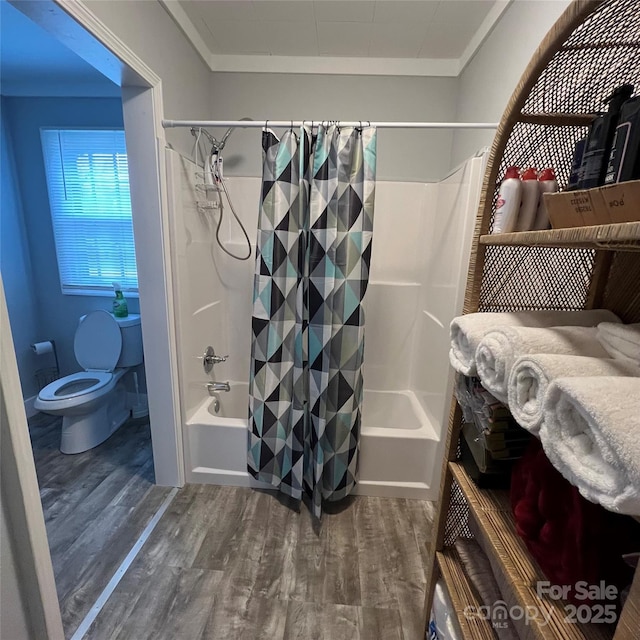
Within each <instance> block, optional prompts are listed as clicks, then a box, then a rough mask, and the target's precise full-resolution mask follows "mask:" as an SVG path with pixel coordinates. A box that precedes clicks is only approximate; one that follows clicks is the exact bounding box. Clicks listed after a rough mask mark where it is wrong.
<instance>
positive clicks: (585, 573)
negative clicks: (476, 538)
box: [511, 440, 640, 604]
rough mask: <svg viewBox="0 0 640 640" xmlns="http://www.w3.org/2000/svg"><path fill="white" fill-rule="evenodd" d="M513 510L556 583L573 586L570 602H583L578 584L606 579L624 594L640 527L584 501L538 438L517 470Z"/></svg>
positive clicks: (533, 551)
mask: <svg viewBox="0 0 640 640" xmlns="http://www.w3.org/2000/svg"><path fill="white" fill-rule="evenodd" d="M511 507H512V510H513V515H514V518H515V524H516V531H517V532H518V535H519V536H520V537H521V538H522V539H523V540H524V542H525V544H526V546H527V548H528V549H529V551H530V553H531V555H532V556H533V557H534V558H535V560H536V561H537V562H538V564H539V565H540V568H541V569H542V571H543V572H544V574H545V575H546V576H547V578H548V579H549V581H550V582H551V583H552V584H554V585H560V586H563V585H568V586H569V587H570V590H569V598H568V600H569V601H571V602H574V603H575V604H585V601H584V600H577V599H575V598H573V597H572V595H575V585H576V583H577V582H580V581H585V582H586V583H587V584H588V585H597V584H599V583H600V581H601V580H604V581H605V583H606V584H607V585H615V586H616V587H617V588H618V592H620V591H621V590H622V589H623V588H624V587H625V586H627V585H628V584H629V582H630V580H631V578H632V576H633V571H632V570H631V569H630V568H629V567H628V566H627V565H625V563H624V562H623V560H622V557H621V556H622V554H623V553H630V552H633V551H638V550H639V549H640V525H638V523H636V522H634V521H633V520H632V519H631V518H629V517H626V516H622V515H620V514H616V513H612V512H609V511H606V510H605V509H603V508H602V507H601V506H599V505H596V504H593V503H591V502H589V501H588V500H586V499H585V498H583V497H582V496H581V495H580V493H579V492H578V490H577V489H576V488H575V487H574V486H572V485H571V484H569V482H568V481H567V480H565V479H564V478H563V477H562V475H561V474H560V473H559V472H558V471H556V469H555V468H554V467H553V466H552V464H551V463H550V462H549V460H548V458H547V456H546V455H545V453H544V451H543V449H542V446H541V444H540V442H539V441H538V440H532V442H531V444H530V445H529V448H528V449H527V451H526V453H525V455H524V456H523V457H522V459H521V460H519V461H518V463H517V464H516V465H515V466H514V468H513V473H512V476H511Z"/></svg>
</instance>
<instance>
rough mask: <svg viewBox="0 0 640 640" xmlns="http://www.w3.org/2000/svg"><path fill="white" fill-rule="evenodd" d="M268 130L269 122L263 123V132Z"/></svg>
mask: <svg viewBox="0 0 640 640" xmlns="http://www.w3.org/2000/svg"><path fill="white" fill-rule="evenodd" d="M268 128H269V121H268V120H265V121H264V130H265V131H266V130H267V129H268Z"/></svg>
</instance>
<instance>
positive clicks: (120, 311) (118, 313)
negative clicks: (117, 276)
mask: <svg viewBox="0 0 640 640" xmlns="http://www.w3.org/2000/svg"><path fill="white" fill-rule="evenodd" d="M113 290H114V291H115V292H116V297H115V298H114V299H113V315H114V316H115V317H116V318H126V317H127V316H128V315H129V309H128V307H127V301H126V300H125V298H124V296H123V295H122V287H121V286H120V283H119V282H114V283H113Z"/></svg>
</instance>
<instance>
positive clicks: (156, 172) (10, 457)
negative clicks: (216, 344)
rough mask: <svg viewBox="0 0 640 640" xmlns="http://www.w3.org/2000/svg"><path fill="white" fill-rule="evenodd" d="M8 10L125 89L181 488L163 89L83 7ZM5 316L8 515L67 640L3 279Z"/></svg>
mask: <svg viewBox="0 0 640 640" xmlns="http://www.w3.org/2000/svg"><path fill="white" fill-rule="evenodd" d="M9 2H10V3H11V4H13V5H14V6H15V7H16V8H17V9H18V10H19V11H21V12H22V13H24V14H25V15H26V16H27V17H29V18H30V19H31V20H32V21H33V22H35V23H36V24H38V25H39V26H40V27H42V28H44V29H45V30H46V31H48V32H49V33H50V34H51V35H53V36H54V37H55V38H56V39H58V40H59V41H60V42H62V43H63V44H64V45H66V46H67V47H68V48H69V49H71V50H73V51H74V52H75V53H76V54H78V55H79V56H80V57H81V58H83V59H84V60H85V61H87V62H88V63H89V64H91V65H92V66H93V67H95V68H96V69H97V70H98V71H100V72H101V73H103V74H104V75H105V76H107V77H108V78H109V79H110V80H112V81H113V82H114V83H115V84H117V85H119V86H120V87H121V89H122V105H123V115H124V125H125V136H126V141H127V153H128V156H129V173H130V187H131V203H132V210H133V216H132V218H133V229H134V237H135V238H136V242H135V246H136V258H137V265H138V280H139V288H140V313H141V316H142V331H143V338H144V359H145V371H146V380H147V391H148V399H149V416H150V422H151V439H152V447H153V461H154V467H155V476H156V483H157V484H159V485H164V486H182V485H183V484H184V482H185V470H184V456H183V444H182V420H181V411H180V396H179V385H178V354H177V346H176V326H175V313H174V296H173V279H172V273H171V254H170V236H169V219H168V215H169V207H168V199H169V197H168V191H167V178H166V166H165V154H164V148H165V146H166V140H165V135H164V128H163V127H162V119H163V116H164V113H163V98H162V80H161V78H160V77H159V76H158V75H156V74H155V73H154V72H153V71H152V70H151V69H150V68H149V67H148V66H147V65H146V64H145V63H144V61H143V60H142V59H140V58H139V57H138V56H137V55H136V54H135V53H134V52H133V51H132V50H131V49H130V48H129V47H128V46H127V45H126V44H125V43H124V42H123V41H122V40H120V39H119V38H118V37H117V36H116V35H115V34H114V33H113V32H112V31H111V30H110V29H109V28H108V27H107V26H106V25H105V24H104V23H102V22H101V21H100V20H99V19H98V18H97V17H96V16H95V15H94V14H93V12H92V11H91V10H90V9H89V8H88V7H87V6H86V5H85V4H83V3H82V2H81V1H80V0H46V1H44V2H20V1H19V0H9ZM0 311H2V312H3V313H2V315H1V317H0V323H1V325H2V326H0V329H1V338H2V340H1V342H2V344H1V349H0V350H1V351H2V354H1V355H2V364H3V366H2V368H1V369H0V387H1V390H2V392H3V393H2V397H1V398H0V400H2V403H1V404H2V410H3V411H2V413H3V415H2V418H3V425H2V428H3V434H7V438H6V440H5V439H4V438H3V445H4V446H3V447H2V457H3V474H2V476H3V477H2V481H3V485H4V486H11V487H13V488H14V489H12V491H14V493H13V495H14V497H15V499H14V500H13V501H12V504H11V505H7V506H8V507H10V508H11V512H12V513H10V514H9V515H10V516H12V517H11V518H10V521H11V528H12V529H13V530H14V533H19V534H20V537H21V540H20V541H19V542H18V551H19V553H18V561H19V569H20V573H21V576H22V585H21V588H22V590H23V596H24V597H25V599H26V602H27V603H28V608H29V614H30V618H31V620H32V622H33V623H34V624H35V625H37V627H38V629H39V630H41V631H44V632H45V633H46V636H45V635H40V633H39V634H38V637H47V638H51V639H53V640H58V639H59V638H60V639H62V638H64V633H63V630H62V622H61V616H60V607H59V603H58V597H57V593H56V589H55V580H54V576H53V568H52V564H51V554H50V551H49V546H48V542H47V538H46V528H45V524H44V515H43V511H42V503H41V502H40V495H39V490H38V480H37V476H36V472H35V465H34V463H33V452H32V450H31V443H30V440H29V437H28V429H27V422H26V414H25V407H24V402H23V399H22V394H21V393H20V392H19V390H20V380H19V375H18V369H17V361H16V356H15V349H14V347H13V342H12V340H11V329H10V326H9V324H8V316H7V314H6V300H5V296H4V290H3V289H2V286H1V280H0ZM16 389H17V390H18V393H16ZM5 443H6V444H5ZM5 457H6V459H7V463H6V464H5ZM5 483H6V484H5ZM45 630H46V631H45Z"/></svg>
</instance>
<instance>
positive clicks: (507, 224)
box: [491, 167, 522, 233]
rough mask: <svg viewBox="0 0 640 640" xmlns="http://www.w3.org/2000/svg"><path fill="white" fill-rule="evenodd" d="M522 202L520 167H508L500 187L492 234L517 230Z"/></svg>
mask: <svg viewBox="0 0 640 640" xmlns="http://www.w3.org/2000/svg"><path fill="white" fill-rule="evenodd" d="M521 200H522V181H521V180H520V170H519V169H518V167H508V168H507V172H506V173H505V176H504V180H503V181H502V184H501V185H500V191H499V193H498V202H497V203H496V214H495V216H494V219H493V230H492V232H491V233H511V232H512V231H515V229H516V223H517V218H518V213H519V211H520V202H521Z"/></svg>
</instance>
